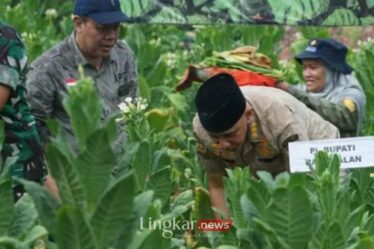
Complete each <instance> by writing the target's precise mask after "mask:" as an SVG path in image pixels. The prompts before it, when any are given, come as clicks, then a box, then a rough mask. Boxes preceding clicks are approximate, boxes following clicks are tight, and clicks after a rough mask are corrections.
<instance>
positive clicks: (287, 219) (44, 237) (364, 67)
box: [0, 0, 374, 249]
mask: <svg viewBox="0 0 374 249" xmlns="http://www.w3.org/2000/svg"><path fill="white" fill-rule="evenodd" d="M0 6H1V12H0V13H1V14H0V16H1V19H3V20H4V21H6V22H8V23H10V24H12V25H13V26H14V27H16V28H17V30H18V31H19V32H20V33H21V35H22V38H23V40H24V42H25V45H26V48H27V53H28V56H29V61H30V62H31V61H33V60H34V59H35V58H36V57H37V56H39V55H40V54H41V53H42V52H43V51H45V50H47V49H48V48H50V47H51V46H53V45H54V44H55V43H56V42H58V41H60V40H62V39H63V38H64V37H65V36H67V35H69V34H71V32H72V31H73V26H72V22H71V20H70V15H71V10H72V8H73V7H72V6H73V3H72V1H62V0H50V1H36V0H22V1H15V0H0ZM292 28H293V29H294V30H296V31H295V32H296V35H294V36H293V39H294V40H293V43H292V45H290V51H291V53H292V54H295V53H297V52H299V51H301V49H302V48H303V47H304V45H305V44H306V42H307V41H308V39H309V38H312V37H330V36H331V34H332V33H334V34H339V35H340V36H349V37H348V38H349V39H350V41H351V45H352V46H351V49H350V52H349V63H350V65H352V66H353V67H354V68H355V70H356V75H357V77H358V79H359V81H360V83H361V84H362V87H363V89H364V91H365V93H366V96H367V110H366V120H365V124H364V128H363V134H362V135H365V136H370V135H374V40H373V41H372V40H371V39H367V38H366V37H365V39H363V38H362V37H361V35H362V29H363V28H362V27H354V28H352V27H350V28H343V27H341V28H337V29H334V30H332V29H331V28H327V27H298V26H293V27H292ZM287 30H288V27H286V26H276V25H230V24H219V25H205V26H204V25H161V24H124V25H122V26H121V35H120V37H121V39H124V40H126V42H127V43H128V44H129V45H130V47H131V48H132V49H133V50H134V52H135V55H136V58H137V66H138V74H139V82H138V84H139V98H138V99H136V100H135V101H134V100H131V101H130V100H128V102H125V103H124V104H123V106H121V110H122V112H121V113H119V114H118V115H113V118H112V119H110V120H108V121H107V122H106V123H101V122H100V113H101V103H100V101H99V100H98V98H97V95H96V92H95V90H94V88H93V86H92V82H91V80H90V79H87V78H85V77H84V76H82V79H81V80H80V81H79V84H77V86H75V87H72V88H71V89H69V95H68V96H67V97H66V98H65V100H64V105H65V108H66V110H67V112H68V114H69V116H70V118H71V122H72V126H73V129H74V133H75V136H76V138H77V142H78V145H79V153H75V152H73V151H72V149H71V148H70V146H69V144H68V142H67V139H66V137H65V136H66V134H65V133H64V131H63V129H62V127H61V126H60V125H59V124H58V123H57V122H55V121H53V120H51V121H50V122H49V127H50V129H51V131H52V133H53V139H52V141H51V143H50V144H48V145H47V149H46V157H47V161H48V164H49V167H50V172H51V174H52V175H53V176H54V177H55V178H56V181H57V185H58V187H59V189H60V200H57V199H55V198H54V197H53V196H52V195H51V194H50V193H49V192H48V191H47V190H45V189H44V188H43V187H42V186H40V185H38V184H36V183H32V182H29V181H25V180H22V179H17V178H11V177H10V174H9V171H8V170H4V171H3V172H1V174H0V249H44V248H48V249H148V248H149V249H151V248H152V249H169V248H172V249H179V248H183V249H195V248H199V249H205V248H206V249H208V248H211V249H374V170H373V169H372V168H365V169H355V170H349V171H347V172H346V175H345V177H344V179H341V178H340V177H339V166H340V164H339V157H338V156H337V155H330V154H327V153H323V152H320V153H318V154H317V157H316V162H317V163H316V164H317V166H316V168H315V170H314V171H313V172H311V173H308V174H289V173H283V174H280V175H278V176H277V177H276V178H275V179H273V178H272V176H271V175H270V174H269V173H266V172H262V173H260V174H259V176H260V179H259V180H257V179H255V178H254V177H252V176H250V173H249V171H248V170H245V169H242V168H237V169H235V170H230V171H228V177H227V178H226V179H225V193H226V198H227V203H228V204H229V208H230V212H231V215H232V219H233V225H232V227H231V229H230V230H229V231H226V232H201V231H199V230H198V229H196V227H194V228H193V229H191V227H187V224H192V223H193V222H195V221H198V220H199V219H213V218H214V215H213V210H212V209H211V208H210V201H209V195H208V191H207V182H206V176H205V174H204V172H203V170H202V168H201V166H200V165H199V162H198V159H197V156H196V153H195V145H196V140H195V138H194V136H193V134H192V118H193V116H194V114H195V109H194V103H193V99H194V96H195V93H196V90H197V87H198V84H194V85H193V86H192V87H191V88H189V89H186V90H184V91H182V92H176V91H175V86H176V85H177V83H178V82H179V81H180V79H181V77H182V75H183V72H184V70H185V69H186V68H187V67H188V65H189V64H196V63H199V62H201V61H203V60H204V58H206V57H209V56H211V55H212V54H213V53H214V52H216V51H225V50H230V49H234V48H236V47H239V46H244V45H252V46H255V47H257V48H258V51H259V52H261V53H263V54H266V55H267V56H269V57H270V58H271V59H272V61H273V67H274V68H276V69H278V70H280V71H281V72H282V74H283V77H284V79H286V80H287V81H289V82H292V83H297V82H300V81H301V68H300V66H299V65H298V64H297V63H296V62H295V61H294V60H292V58H290V59H288V60H281V59H280V57H279V56H280V54H281V52H282V50H283V49H284V48H283V47H282V44H284V43H283V41H284V39H285V38H286V36H287V34H288V33H287ZM373 38H374V37H373ZM119 119H123V120H124V121H125V122H126V125H125V126H124V127H123V128H120V129H124V130H125V132H126V133H127V142H126V143H125V144H124V146H123V148H120V150H121V152H120V153H115V150H114V148H113V142H114V140H115V138H116V134H117V132H118V130H117V129H118V128H117V126H116V122H118V120H119ZM0 139H3V135H2V137H0ZM7 163H9V162H5V164H7ZM368 166H369V165H368ZM13 182H14V183H18V184H22V185H23V186H24V188H25V189H26V192H27V194H25V195H24V196H23V197H22V198H21V199H20V200H19V201H17V202H16V203H14V202H13V194H12V189H11V187H12V183H13ZM149 221H152V222H156V221H159V223H161V224H163V227H162V228H161V229H150V228H151V227H149V226H148V223H147V222H149ZM172 222H174V223H177V224H179V225H177V226H176V227H172ZM144 223H146V224H144Z"/></svg>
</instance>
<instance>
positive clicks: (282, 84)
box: [275, 81, 290, 92]
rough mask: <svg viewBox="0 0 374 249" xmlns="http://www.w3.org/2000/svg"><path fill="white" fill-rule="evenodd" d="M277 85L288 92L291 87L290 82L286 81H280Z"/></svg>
mask: <svg viewBox="0 0 374 249" xmlns="http://www.w3.org/2000/svg"><path fill="white" fill-rule="evenodd" d="M275 87H276V88H279V89H282V90H283V91H286V92H288V90H289V88H290V84H288V83H287V82H285V81H278V82H277V83H276V84H275Z"/></svg>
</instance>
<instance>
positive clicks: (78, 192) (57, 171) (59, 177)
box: [47, 144, 86, 208]
mask: <svg viewBox="0 0 374 249" xmlns="http://www.w3.org/2000/svg"><path fill="white" fill-rule="evenodd" d="M47 160H48V166H49V169H50V171H51V174H52V176H53V177H54V178H55V180H56V183H57V186H58V189H59V193H60V197H61V200H62V202H63V204H66V205H73V206H77V207H81V208H83V207H85V202H86V196H85V192H84V188H83V185H82V181H81V179H80V177H79V174H78V170H77V169H76V168H75V167H74V165H72V164H71V163H70V162H69V161H68V160H67V158H66V157H65V156H64V155H63V154H62V153H61V151H60V150H59V149H58V148H56V147H55V146H54V145H53V144H48V145H47Z"/></svg>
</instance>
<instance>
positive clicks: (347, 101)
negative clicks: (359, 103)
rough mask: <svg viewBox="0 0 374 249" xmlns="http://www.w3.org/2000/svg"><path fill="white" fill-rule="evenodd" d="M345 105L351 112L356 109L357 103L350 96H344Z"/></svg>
mask: <svg viewBox="0 0 374 249" xmlns="http://www.w3.org/2000/svg"><path fill="white" fill-rule="evenodd" d="M343 105H344V106H345V107H347V108H348V110H349V111H350V112H355V111H356V104H355V102H354V101H353V100H352V99H350V98H344V99H343Z"/></svg>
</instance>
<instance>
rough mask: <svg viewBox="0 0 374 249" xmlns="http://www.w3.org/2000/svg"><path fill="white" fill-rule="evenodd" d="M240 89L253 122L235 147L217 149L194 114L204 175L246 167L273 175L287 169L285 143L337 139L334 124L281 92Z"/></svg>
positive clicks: (268, 88) (261, 88)
mask: <svg viewBox="0 0 374 249" xmlns="http://www.w3.org/2000/svg"><path fill="white" fill-rule="evenodd" d="M241 90H242V92H243V94H244V96H245V98H246V100H247V102H248V104H249V105H250V106H251V107H252V108H253V110H254V113H255V119H254V121H253V122H251V123H250V124H249V125H248V134H247V138H246V140H245V142H244V143H243V144H242V145H241V146H239V148H237V149H235V150H219V149H218V148H217V146H216V144H215V143H214V142H213V140H212V139H211V138H210V136H209V135H208V133H207V132H206V131H205V130H204V128H203V127H202V126H201V123H200V120H199V118H198V116H197V115H196V116H195V118H194V120H193V129H194V134H195V136H196V138H197V140H198V144H197V153H198V155H199V158H200V160H201V163H202V165H203V167H204V168H205V169H206V171H207V172H208V173H211V174H212V173H220V174H224V173H225V168H232V167H236V166H250V169H251V171H252V172H253V173H254V172H256V171H257V170H266V171H269V172H271V173H272V174H277V173H279V172H282V171H285V170H288V169H289V162H288V142H291V141H297V140H317V139H327V138H338V137H339V130H338V129H337V128H336V127H335V126H334V125H332V124H331V123H329V122H328V121H325V120H324V119H323V118H322V117H321V116H319V115H318V114H317V113H315V112H313V111H312V110H310V109H309V108H307V107H306V106H305V105H304V104H303V103H301V102H299V101H298V100H297V99H296V98H294V97H293V96H292V95H290V94H288V93H286V92H284V91H282V90H279V89H275V88H270V87H260V86H247V87H241Z"/></svg>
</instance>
